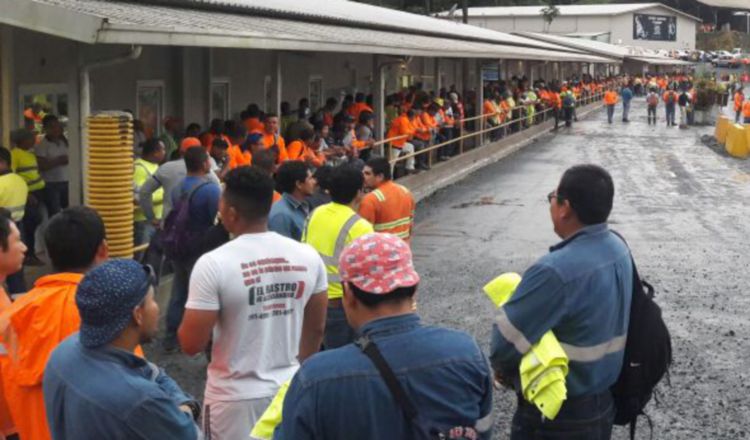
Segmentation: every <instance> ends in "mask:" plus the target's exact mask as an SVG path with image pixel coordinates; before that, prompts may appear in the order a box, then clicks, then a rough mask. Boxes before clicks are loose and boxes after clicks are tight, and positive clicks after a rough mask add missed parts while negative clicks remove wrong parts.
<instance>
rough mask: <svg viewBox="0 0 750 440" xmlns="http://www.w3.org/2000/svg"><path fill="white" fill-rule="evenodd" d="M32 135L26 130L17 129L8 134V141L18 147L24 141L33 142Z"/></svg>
mask: <svg viewBox="0 0 750 440" xmlns="http://www.w3.org/2000/svg"><path fill="white" fill-rule="evenodd" d="M33 139H34V133H33V132H32V131H31V130H29V129H26V128H19V129H17V130H13V131H11V132H10V141H11V142H12V143H13V145H20V144H22V143H23V142H25V141H28V140H33Z"/></svg>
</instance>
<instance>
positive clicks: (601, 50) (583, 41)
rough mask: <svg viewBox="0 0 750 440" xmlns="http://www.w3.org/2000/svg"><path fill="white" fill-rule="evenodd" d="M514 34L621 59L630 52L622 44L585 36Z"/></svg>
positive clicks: (535, 33)
mask: <svg viewBox="0 0 750 440" xmlns="http://www.w3.org/2000/svg"><path fill="white" fill-rule="evenodd" d="M515 35H520V36H523V37H527V38H533V39H535V40H541V41H546V42H548V43H554V44H560V45H563V46H566V47H571V48H575V49H578V50H583V51H587V52H589V53H593V54H596V55H602V56H605V57H612V58H618V59H623V58H625V57H626V56H627V55H629V54H630V51H629V50H628V49H627V48H625V47H623V46H617V45H614V44H609V43H604V42H602V41H595V40H589V39H587V38H573V37H565V36H562V35H556V34H546V33H538V32H515Z"/></svg>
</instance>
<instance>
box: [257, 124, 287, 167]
mask: <svg viewBox="0 0 750 440" xmlns="http://www.w3.org/2000/svg"><path fill="white" fill-rule="evenodd" d="M274 144H276V145H277V146H278V147H279V157H278V158H277V159H276V163H281V162H284V161H287V160H289V153H287V151H286V142H284V138H283V137H281V135H278V134H268V133H265V132H264V133H263V145H265V146H266V149H267V150H268V149H269V148H271V147H273V145H274Z"/></svg>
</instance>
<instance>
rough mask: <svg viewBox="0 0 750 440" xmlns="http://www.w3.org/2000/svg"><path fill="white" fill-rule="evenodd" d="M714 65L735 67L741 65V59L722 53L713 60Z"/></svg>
mask: <svg viewBox="0 0 750 440" xmlns="http://www.w3.org/2000/svg"><path fill="white" fill-rule="evenodd" d="M711 64H712V65H713V66H714V67H728V68H730V69H734V68H737V67H739V66H740V61H739V60H738V59H737V58H735V57H734V56H732V55H722V56H720V57H718V58H714V59H713V61H711Z"/></svg>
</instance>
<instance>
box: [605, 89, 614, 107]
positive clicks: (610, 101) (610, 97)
mask: <svg viewBox="0 0 750 440" xmlns="http://www.w3.org/2000/svg"><path fill="white" fill-rule="evenodd" d="M604 103H605V104H607V105H615V104H617V93H615V92H614V91H612V90H608V91H607V92H606V93H604Z"/></svg>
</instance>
